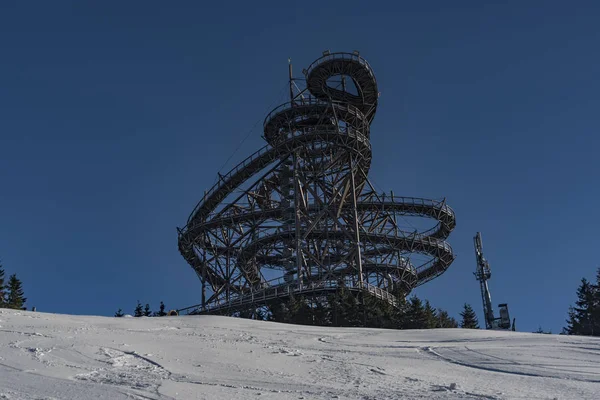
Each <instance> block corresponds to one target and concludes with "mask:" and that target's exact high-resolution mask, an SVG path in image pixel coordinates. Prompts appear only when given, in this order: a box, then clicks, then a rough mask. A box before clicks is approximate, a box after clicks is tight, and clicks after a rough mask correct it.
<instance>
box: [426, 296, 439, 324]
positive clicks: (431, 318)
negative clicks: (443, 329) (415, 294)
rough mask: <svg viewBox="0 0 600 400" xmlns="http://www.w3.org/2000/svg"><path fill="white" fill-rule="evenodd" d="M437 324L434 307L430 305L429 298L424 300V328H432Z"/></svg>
mask: <svg viewBox="0 0 600 400" xmlns="http://www.w3.org/2000/svg"><path fill="white" fill-rule="evenodd" d="M438 325H439V321H438V316H437V312H436V310H435V308H433V307H431V304H429V300H425V328H427V329H433V328H437V327H438Z"/></svg>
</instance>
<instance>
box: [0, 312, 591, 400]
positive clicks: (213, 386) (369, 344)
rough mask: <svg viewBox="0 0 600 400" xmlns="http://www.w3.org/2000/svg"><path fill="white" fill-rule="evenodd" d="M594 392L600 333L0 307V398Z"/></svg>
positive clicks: (560, 395) (577, 395)
mask: <svg viewBox="0 0 600 400" xmlns="http://www.w3.org/2000/svg"><path fill="white" fill-rule="evenodd" d="M131 398H134V399H163V398H164V399H171V398H175V399H364V400H366V399H405V398H406V399H555V398H556V399H578V400H579V399H600V339H597V338H583V337H569V336H558V335H540V334H528V333H514V332H488V331H471V330H461V329H440V330H423V331H393V330H378V329H360V328H319V327H307V326H297V325H283V324H277V323H271V322H262V321H250V320H243V319H237V318H226V317H207V316H204V317H163V318H106V317H81V316H70V315H57V314H45V313H33V312H19V311H14V310H5V309H3V310H0V399H111V400H114V399H131Z"/></svg>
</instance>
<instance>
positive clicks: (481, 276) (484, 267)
mask: <svg viewBox="0 0 600 400" xmlns="http://www.w3.org/2000/svg"><path fill="white" fill-rule="evenodd" d="M473 242H474V243H475V259H476V262H477V269H476V270H475V278H476V279H477V280H478V281H479V285H480V289H481V300H482V302H483V314H484V316H485V328H486V329H509V328H510V325H511V324H510V316H509V314H508V305H507V304H505V303H504V304H498V307H499V309H500V318H496V317H494V310H493V308H492V295H491V294H490V289H489V287H488V283H487V281H488V279H490V278H491V277H492V270H491V269H490V264H489V263H488V261H487V260H486V259H485V257H484V256H483V243H482V241H481V233H480V232H477V234H476V235H475V237H474V238H473ZM513 330H514V322H513Z"/></svg>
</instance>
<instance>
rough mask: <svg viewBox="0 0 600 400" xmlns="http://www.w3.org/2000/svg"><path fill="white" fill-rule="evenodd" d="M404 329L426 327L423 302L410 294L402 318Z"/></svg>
mask: <svg viewBox="0 0 600 400" xmlns="http://www.w3.org/2000/svg"><path fill="white" fill-rule="evenodd" d="M404 328H405V329H426V328H427V315H426V314H425V307H424V306H423V302H422V301H421V299H419V298H418V297H417V296H412V297H411V298H410V300H409V302H408V309H407V312H406V315H405V319H404Z"/></svg>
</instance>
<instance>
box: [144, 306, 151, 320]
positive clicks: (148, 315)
mask: <svg viewBox="0 0 600 400" xmlns="http://www.w3.org/2000/svg"><path fill="white" fill-rule="evenodd" d="M151 316H152V311H150V304H148V303H146V307H144V317H151Z"/></svg>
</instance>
